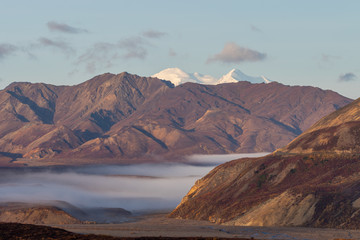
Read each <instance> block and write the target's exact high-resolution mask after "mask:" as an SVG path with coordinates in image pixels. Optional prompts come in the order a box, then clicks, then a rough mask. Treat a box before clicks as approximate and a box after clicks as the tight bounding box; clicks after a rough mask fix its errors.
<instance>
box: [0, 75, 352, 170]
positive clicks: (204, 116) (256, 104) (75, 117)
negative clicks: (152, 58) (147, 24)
mask: <svg viewBox="0 0 360 240" xmlns="http://www.w3.org/2000/svg"><path fill="white" fill-rule="evenodd" d="M350 102H351V100H350V99H348V98H345V97H343V96H341V95H339V94H337V93H335V92H332V91H324V90H321V89H319V88H313V87H300V86H294V87H291V86H285V85H282V84H279V83H275V82H274V83H270V84H251V83H249V82H238V83H229V84H221V85H212V86H207V85H200V84H195V83H186V84H182V85H179V86H177V87H174V86H173V85H172V84H171V83H169V82H166V81H163V80H160V79H156V78H146V77H139V76H136V75H131V74H128V73H125V72H124V73H121V74H118V75H114V74H110V73H107V74H103V75H99V76H96V77H94V78H93V79H90V80H89V81H86V82H84V83H82V84H79V85H75V86H53V85H49V84H43V83H37V84H31V83H13V84H11V85H10V86H8V87H7V88H5V89H4V90H2V91H0V163H1V164H2V165H14V166H20V165H22V164H27V165H53V164H85V163H121V162H125V161H154V160H159V159H165V158H166V159H170V158H171V159H174V158H180V157H182V156H184V155H188V154H195V153H198V154H214V153H217V154H219V153H240V152H261V151H273V150H275V149H277V148H279V147H282V146H284V145H286V144H287V143H288V142H290V141H291V140H292V139H294V138H295V137H296V136H297V135H299V134H301V133H302V132H303V131H304V130H306V129H307V128H308V127H310V126H311V125H312V124H313V123H314V122H315V121H317V120H318V119H320V118H321V117H323V116H325V115H327V114H329V113H331V112H333V111H334V110H336V109H338V108H339V107H342V106H345V105H346V104H348V103H350Z"/></svg>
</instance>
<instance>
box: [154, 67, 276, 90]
mask: <svg viewBox="0 0 360 240" xmlns="http://www.w3.org/2000/svg"><path fill="white" fill-rule="evenodd" d="M152 77H155V78H159V79H163V80H167V81H170V82H172V83H173V84H174V85H175V86H178V85H180V84H183V83H186V82H193V83H200V84H210V85H216V84H222V83H234V82H240V81H247V82H250V83H270V82H272V81H271V80H269V79H267V78H266V77H264V76H261V77H252V76H248V75H246V74H245V73H243V72H242V71H240V70H239V69H235V68H234V69H232V70H231V71H230V72H228V73H227V74H225V75H223V76H222V77H221V78H219V79H216V78H214V77H213V76H210V75H203V74H201V73H197V72H195V73H187V72H184V71H183V70H181V69H180V68H167V69H164V70H162V71H160V72H158V73H156V74H154V75H152Z"/></svg>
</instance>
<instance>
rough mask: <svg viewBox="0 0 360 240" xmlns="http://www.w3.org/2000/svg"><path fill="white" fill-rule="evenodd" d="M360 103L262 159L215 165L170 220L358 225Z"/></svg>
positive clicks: (332, 115)
mask: <svg viewBox="0 0 360 240" xmlns="http://www.w3.org/2000/svg"><path fill="white" fill-rule="evenodd" d="M359 108H360V99H358V100H356V101H355V102H353V103H352V104H350V105H348V106H346V107H344V108H342V109H340V110H338V111H336V112H335V113H333V114H330V115H329V116H327V117H325V118H323V119H321V120H320V121H318V122H317V123H316V124H315V125H314V126H313V127H311V128H310V129H309V130H308V131H306V132H305V133H303V134H301V135H300V136H299V137H297V138H296V139H295V140H294V141H292V142H291V143H290V144H289V145H287V146H286V147H284V148H283V149H280V150H279V151H277V152H275V153H273V154H270V155H268V156H265V157H262V158H256V159H239V160H235V161H231V162H229V163H226V164H223V165H221V166H219V167H217V168H215V169H214V170H212V171H211V172H210V173H209V174H208V175H207V176H205V177H204V178H202V179H200V180H199V181H198V182H196V184H195V185H194V186H193V187H192V188H191V190H190V191H189V193H188V194H187V196H185V197H184V199H183V200H182V202H181V204H180V205H179V206H178V207H177V208H176V209H175V210H174V211H173V212H172V213H171V217H177V218H191V219H203V220H209V221H213V222H218V223H225V224H230V225H247V226H311V227H331V228H357V229H358V228H359V221H360V187H359V186H360V174H359V172H360V155H359V154H358V153H359V151H358V144H359V142H358V139H359V138H360V131H359V129H360V121H358V116H359V115H358V113H359Z"/></svg>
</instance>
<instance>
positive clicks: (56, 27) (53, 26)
mask: <svg viewBox="0 0 360 240" xmlns="http://www.w3.org/2000/svg"><path fill="white" fill-rule="evenodd" d="M46 25H47V27H48V29H49V30H50V31H54V32H62V33H71V34H77V33H87V32H88V31H87V30H86V29H82V28H76V27H72V26H69V25H67V24H64V23H58V22H54V21H51V22H48V23H47V24H46Z"/></svg>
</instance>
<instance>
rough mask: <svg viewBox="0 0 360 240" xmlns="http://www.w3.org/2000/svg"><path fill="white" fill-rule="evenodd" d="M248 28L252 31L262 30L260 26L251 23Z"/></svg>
mask: <svg viewBox="0 0 360 240" xmlns="http://www.w3.org/2000/svg"><path fill="white" fill-rule="evenodd" d="M250 29H251V30H252V31H254V32H262V31H261V29H260V28H258V27H256V26H254V25H252V24H251V25H250Z"/></svg>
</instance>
